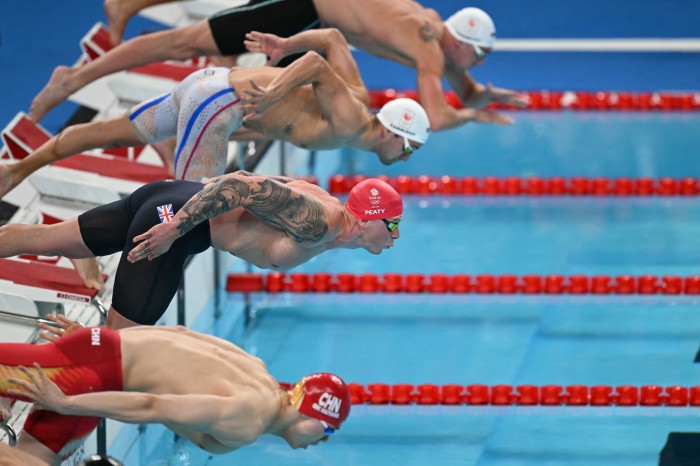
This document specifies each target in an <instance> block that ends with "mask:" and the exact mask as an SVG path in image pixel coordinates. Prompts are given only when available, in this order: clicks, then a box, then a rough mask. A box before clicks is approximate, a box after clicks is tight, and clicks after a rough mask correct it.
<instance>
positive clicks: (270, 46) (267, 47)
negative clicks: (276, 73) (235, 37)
mask: <svg viewBox="0 0 700 466" xmlns="http://www.w3.org/2000/svg"><path fill="white" fill-rule="evenodd" d="M243 43H244V44H245V47H246V48H247V49H248V51H249V52H257V53H264V54H265V55H267V58H268V59H267V65H268V66H275V65H276V64H277V63H279V61H280V60H281V59H282V58H284V57H285V56H286V55H287V54H286V52H285V51H284V43H285V39H283V38H281V37H278V36H276V35H274V34H265V33H262V32H257V31H251V32H249V33H247V34H246V35H245V40H244V41H243Z"/></svg>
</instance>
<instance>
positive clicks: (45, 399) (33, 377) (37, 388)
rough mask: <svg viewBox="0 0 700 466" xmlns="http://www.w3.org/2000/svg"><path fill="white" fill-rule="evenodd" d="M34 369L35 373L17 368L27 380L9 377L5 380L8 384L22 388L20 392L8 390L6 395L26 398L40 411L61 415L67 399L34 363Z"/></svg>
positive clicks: (21, 367) (12, 389)
mask: <svg viewBox="0 0 700 466" xmlns="http://www.w3.org/2000/svg"><path fill="white" fill-rule="evenodd" d="M34 369H35V371H31V370H29V369H27V368H26V367H23V366H19V370H20V371H22V372H23V373H24V375H25V376H26V377H27V379H28V380H27V379H24V378H23V379H16V378H14V377H10V378H9V379H7V380H8V382H10V383H11V384H14V385H18V386H20V387H22V390H20V389H16V388H10V389H8V390H7V393H8V394H10V395H13V396H22V397H25V398H28V399H30V400H32V402H34V403H36V404H37V405H39V406H40V407H41V408H42V409H46V410H49V411H55V412H57V413H61V409H62V408H63V406H65V403H66V399H67V398H68V397H67V396H66V395H65V394H64V393H63V392H62V391H61V389H60V388H58V385H56V384H55V383H53V382H52V381H51V380H49V378H48V377H47V376H46V374H45V373H44V370H43V369H42V368H41V366H39V364H38V363H34ZM62 414H65V413H62Z"/></svg>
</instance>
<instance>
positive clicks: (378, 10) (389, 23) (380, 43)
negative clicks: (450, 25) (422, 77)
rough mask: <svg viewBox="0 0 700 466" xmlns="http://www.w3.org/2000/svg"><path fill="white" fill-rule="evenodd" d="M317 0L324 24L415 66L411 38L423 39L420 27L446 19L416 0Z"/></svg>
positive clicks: (361, 45)
mask: <svg viewBox="0 0 700 466" xmlns="http://www.w3.org/2000/svg"><path fill="white" fill-rule="evenodd" d="M339 3H341V2H338V1H337V0H314V5H315V6H316V11H317V12H318V15H319V17H320V18H321V19H322V21H323V26H324V27H335V28H338V29H340V31H342V33H343V35H344V36H345V38H346V39H347V41H348V42H349V43H350V44H352V45H354V46H355V47H358V48H360V49H362V50H364V51H366V52H369V53H371V54H373V55H377V56H379V57H383V58H387V59H389V60H393V61H396V62H399V63H402V64H403V65H406V66H409V67H412V68H415V66H416V61H415V57H414V56H413V51H415V50H416V47H415V46H414V45H413V44H411V43H409V40H408V39H409V38H415V39H416V40H422V39H420V36H419V34H418V29H419V28H420V27H421V26H423V27H425V26H426V25H427V26H429V27H430V28H431V29H432V30H433V31H438V30H439V29H440V23H441V22H442V20H441V19H440V17H439V15H438V14H437V13H436V12H435V11H434V10H432V9H428V8H424V7H423V6H421V5H420V4H419V3H417V2H413V1H396V0H373V1H372V2H370V3H368V2H342V7H340V8H339Z"/></svg>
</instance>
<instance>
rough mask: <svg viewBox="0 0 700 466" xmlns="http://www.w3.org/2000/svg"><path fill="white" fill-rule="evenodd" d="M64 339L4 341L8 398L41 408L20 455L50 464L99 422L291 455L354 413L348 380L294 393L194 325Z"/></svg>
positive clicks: (98, 331)
mask: <svg viewBox="0 0 700 466" xmlns="http://www.w3.org/2000/svg"><path fill="white" fill-rule="evenodd" d="M65 333H66V336H64V337H62V338H60V339H58V340H57V341H54V342H51V343H47V344H44V345H32V344H21V343H4V344H0V369H1V370H0V396H10V397H14V398H17V399H20V400H23V401H30V402H33V403H35V404H36V405H37V407H38V408H39V409H37V410H33V411H32V412H31V414H30V415H29V416H28V417H27V420H26V421H25V424H24V429H23V430H22V432H21V434H20V436H19V441H18V444H17V448H18V449H20V450H22V451H23V452H26V453H29V454H31V455H32V456H34V457H35V458H37V459H38V460H41V461H45V462H46V463H48V464H50V465H58V464H60V461H61V459H62V458H66V457H67V456H69V455H70V454H71V453H72V452H74V451H75V450H76V449H77V448H78V447H79V446H80V444H81V443H82V441H84V439H85V438H86V437H87V436H88V435H89V434H90V432H92V430H94V428H95V427H96V426H97V424H98V423H99V421H100V418H110V419H116V420H118V421H121V422H127V423H138V424H146V423H160V424H163V425H165V426H166V427H167V428H169V429H171V430H172V431H173V432H175V433H176V434H178V435H180V436H182V437H186V438H188V439H189V440H191V441H192V442H193V443H194V444H195V445H197V446H198V447H200V448H202V449H204V450H206V451H208V452H210V453H215V454H223V453H228V452H231V451H234V450H236V449H238V448H240V447H243V446H245V445H250V444H252V443H254V442H255V441H256V440H257V439H258V438H259V437H260V436H261V435H263V434H269V435H275V436H278V437H281V438H282V439H284V440H285V441H286V442H287V443H288V444H289V446H291V447H292V448H306V447H307V446H309V445H317V444H318V443H320V442H325V441H327V440H328V439H329V438H330V437H331V436H332V434H333V433H334V431H335V430H337V429H339V428H340V427H341V424H342V423H343V422H344V421H345V420H346V418H347V417H348V415H349V413H350V394H349V392H348V389H347V386H346V385H345V383H344V382H343V381H342V380H341V379H340V378H339V377H337V376H335V375H333V374H328V373H316V374H311V375H308V376H306V377H303V378H302V379H301V380H300V381H299V382H298V383H297V384H296V385H295V386H294V387H293V388H292V389H290V390H285V389H283V388H281V387H280V385H279V383H278V382H277V381H276V380H275V379H274V378H273V377H272V375H271V374H270V373H269V372H268V370H267V367H266V366H265V363H264V362H263V361H262V360H260V359H259V358H257V357H254V356H252V355H250V354H248V353H246V352H245V351H243V350H242V349H241V348H239V347H238V346H236V345H234V344H233V343H230V342H228V341H226V340H223V339H220V338H216V337H213V336H209V335H204V334H201V333H197V332H194V331H192V330H188V329H186V328H185V327H163V326H156V327H145V326H141V327H133V328H129V329H123V330H119V331H116V330H110V329H107V328H105V327H95V328H80V329H78V330H75V331H72V332H65ZM174 368H177V370H174Z"/></svg>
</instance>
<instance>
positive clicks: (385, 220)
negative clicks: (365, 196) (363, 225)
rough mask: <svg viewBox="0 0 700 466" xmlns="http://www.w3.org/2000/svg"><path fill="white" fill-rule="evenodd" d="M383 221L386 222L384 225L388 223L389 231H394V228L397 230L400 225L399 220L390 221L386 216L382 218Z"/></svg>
mask: <svg viewBox="0 0 700 466" xmlns="http://www.w3.org/2000/svg"><path fill="white" fill-rule="evenodd" d="M382 222H384V225H386V229H387V230H389V233H393V232H394V230H396V229H397V228H398V227H399V223H398V222H390V221H389V220H387V219H385V218H383V219H382Z"/></svg>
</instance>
